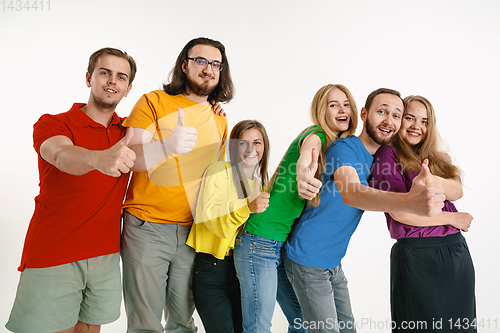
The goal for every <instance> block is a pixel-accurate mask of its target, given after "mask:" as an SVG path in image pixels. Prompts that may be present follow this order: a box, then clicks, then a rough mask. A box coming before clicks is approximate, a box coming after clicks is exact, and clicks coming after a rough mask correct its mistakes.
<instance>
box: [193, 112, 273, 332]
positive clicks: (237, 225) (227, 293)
mask: <svg viewBox="0 0 500 333" xmlns="http://www.w3.org/2000/svg"><path fill="white" fill-rule="evenodd" d="M229 158H230V162H224V161H220V162H216V163H214V164H212V165H211V166H210V167H208V169H207V170H206V171H205V175H204V177H203V181H202V184H201V188H200V193H199V196H198V203H197V206H196V215H195V219H194V224H193V226H192V228H191V232H190V234H189V237H188V240H187V242H186V243H187V245H189V246H191V247H193V248H194V249H195V251H196V259H195V267H194V270H195V273H194V275H193V296H194V302H195V305H196V308H197V311H198V314H199V315H200V318H201V320H202V322H203V326H204V327H205V331H206V332H207V333H212V332H216V333H233V332H234V333H237V332H242V331H243V329H242V315H241V299H240V285H239V282H238V278H237V277H236V271H235V269H234V262H233V256H232V250H233V248H234V242H235V239H236V236H237V235H238V233H239V232H240V230H241V229H242V226H243V225H244V224H245V222H246V220H247V219H248V217H249V216H250V214H252V213H261V212H263V211H265V210H266V208H267V207H268V205H269V193H266V192H264V191H265V189H267V185H268V175H267V165H268V162H269V139H268V136H267V133H266V130H265V128H264V126H263V125H262V124H261V123H260V122H258V121H255V120H243V121H240V122H239V123H238V124H236V125H235V126H234V127H233V130H232V131H231V134H230V137H229Z"/></svg>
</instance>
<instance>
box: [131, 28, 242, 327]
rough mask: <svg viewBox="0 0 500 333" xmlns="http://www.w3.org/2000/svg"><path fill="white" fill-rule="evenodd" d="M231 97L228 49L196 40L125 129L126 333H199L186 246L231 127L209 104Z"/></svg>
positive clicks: (190, 256)
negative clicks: (129, 160)
mask: <svg viewBox="0 0 500 333" xmlns="http://www.w3.org/2000/svg"><path fill="white" fill-rule="evenodd" d="M232 97H233V83H232V80H231V75H230V71H229V64H228V61H227V58H226V53H225V48H224V46H223V45H222V44H221V43H220V42H218V41H215V40H212V39H208V38H196V39H193V40H191V41H190V42H189V43H187V45H186V46H185V47H184V49H183V50H182V51H181V53H180V55H179V56H178V58H177V61H176V64H175V67H174V69H173V70H172V74H171V80H170V83H169V84H166V85H164V86H163V90H156V91H152V92H150V93H148V94H145V95H143V96H142V97H141V98H140V99H139V101H138V102H137V104H136V105H135V106H134V108H133V109H132V112H131V113H130V116H129V117H128V118H127V120H126V121H125V122H124V126H127V127H132V128H133V129H134V137H133V138H132V140H131V142H130V145H131V148H132V149H133V150H134V151H135V152H136V155H137V160H136V163H135V164H134V166H133V167H132V170H133V171H134V174H133V176H132V179H131V182H130V185H129V189H128V192H127V197H126V200H125V203H124V205H123V208H124V210H125V213H124V225H123V235H122V261H123V291H124V299H125V306H126V309H127V320H128V330H127V332H144V331H148V332H164V330H165V331H167V332H196V327H195V325H194V321H193V318H192V314H193V312H194V301H193V296H192V292H191V279H192V274H193V267H194V258H195V252H194V250H193V249H192V248H191V247H189V246H187V245H186V239H187V236H188V234H189V231H190V229H191V224H192V222H193V214H192V212H194V210H195V207H196V199H197V193H198V190H199V187H200V183H201V179H202V176H203V172H204V171H205V169H206V168H207V167H208V166H209V165H211V164H212V163H214V162H215V161H217V160H223V159H224V150H225V148H224V141H225V139H226V137H227V120H226V118H225V117H223V116H220V115H217V114H214V112H213V110H212V106H211V104H210V103H209V101H210V102H229V101H230V100H231V99H232ZM186 126H188V127H186ZM171 134H176V135H173V136H172V135H171ZM171 154H174V155H171ZM163 311H165V320H166V322H167V324H166V327H165V328H164V327H163V325H162V323H161V319H162V313H163Z"/></svg>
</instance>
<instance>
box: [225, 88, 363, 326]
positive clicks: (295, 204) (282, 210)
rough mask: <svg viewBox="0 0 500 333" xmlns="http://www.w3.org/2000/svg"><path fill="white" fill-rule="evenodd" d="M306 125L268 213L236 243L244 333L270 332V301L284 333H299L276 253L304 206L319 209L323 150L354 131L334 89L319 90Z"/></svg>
mask: <svg viewBox="0 0 500 333" xmlns="http://www.w3.org/2000/svg"><path fill="white" fill-rule="evenodd" d="M311 120H312V122H313V126H310V127H308V128H306V129H305V130H304V131H302V133H300V134H299V136H298V137H297V138H296V139H295V140H294V141H293V142H292V144H291V145H290V147H289V148H288V150H287V152H286V153H285V155H284V156H283V158H282V160H281V163H280V165H279V166H278V168H277V169H276V171H275V173H274V176H273V177H272V179H271V184H272V185H271V191H270V194H271V197H270V199H269V207H268V208H267V209H266V210H265V211H264V212H262V213H259V214H252V215H251V216H250V218H249V219H248V221H247V224H246V226H245V229H244V231H243V232H242V233H241V234H240V235H238V237H237V238H236V243H235V248H234V261H235V267H236V272H237V275H238V279H239V281H240V288H241V302H242V312H243V329H244V332H245V333H250V332H251V333H254V332H259V333H260V332H271V320H272V315H273V312H274V304H275V302H276V300H278V303H279V304H280V307H281V309H282V310H283V313H284V314H285V316H286V317H287V319H288V323H289V328H288V332H289V333H291V332H305V329H304V328H303V325H302V312H301V310H300V305H299V303H298V301H297V298H296V297H295V293H294V292H293V289H292V286H291V285H290V282H289V281H288V278H287V277H286V273H285V271H284V268H283V262H282V257H281V252H282V250H283V244H284V242H285V241H286V238H287V236H288V234H289V233H290V230H291V228H292V224H293V222H294V220H295V219H296V218H297V217H299V216H300V214H301V212H302V210H303V209H304V207H305V205H306V203H307V201H308V200H310V201H311V204H313V205H315V206H317V205H318V204H319V195H317V194H318V193H319V188H320V187H321V181H320V179H321V178H320V176H321V173H322V172H323V170H324V168H325V165H324V163H325V162H324V159H325V152H326V149H327V148H328V146H329V145H330V144H331V143H332V142H333V141H334V140H336V139H339V138H343V137H348V136H351V135H353V134H354V132H355V130H356V126H357V109H356V103H355V101H354V98H353V96H352V94H351V93H350V91H349V90H348V89H347V88H346V87H344V86H343V85H340V84H336V85H333V84H328V85H326V86H324V87H322V88H321V89H319V90H318V92H317V93H316V95H315V96H314V98H313V101H312V103H311ZM301 197H302V198H307V199H308V200H306V199H302V198H301Z"/></svg>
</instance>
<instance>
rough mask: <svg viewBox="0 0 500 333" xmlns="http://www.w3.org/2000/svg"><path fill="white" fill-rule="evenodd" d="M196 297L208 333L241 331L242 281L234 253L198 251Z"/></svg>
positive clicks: (195, 269)
mask: <svg viewBox="0 0 500 333" xmlns="http://www.w3.org/2000/svg"><path fill="white" fill-rule="evenodd" d="M193 297H194V304H195V305H196V310H197V311H198V314H199V315H200V318H201V321H202V322H203V327H205V332H206V333H241V332H242V331H243V325H242V323H243V319H242V314H241V293H240V283H239V281H238V278H237V277H236V270H235V268H234V261H233V257H232V256H226V258H225V259H224V260H221V259H217V258H215V257H214V256H212V255H211V254H206V253H196V259H195V262H194V276H193Z"/></svg>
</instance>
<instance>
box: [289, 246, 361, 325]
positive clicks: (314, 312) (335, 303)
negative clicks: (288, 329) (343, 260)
mask: <svg viewBox="0 0 500 333" xmlns="http://www.w3.org/2000/svg"><path fill="white" fill-rule="evenodd" d="M283 257H284V262H285V270H286V274H287V275H288V278H289V279H290V282H291V283H292V286H293V289H294V290H295V293H296V295H297V298H298V299H299V302H300V305H301V307H302V311H303V313H304V325H303V327H305V328H307V331H308V332H309V333H313V332H314V333H326V332H328V333H339V332H342V333H348V332H349V333H353V332H356V325H355V321H354V316H353V314H352V309H351V299H350V297H349V290H348V289H347V279H346V278H345V275H344V271H343V270H342V265H338V266H337V267H335V268H331V269H323V268H316V267H309V266H303V265H300V264H297V263H296V262H294V261H292V260H290V258H288V257H287V256H286V253H284V254H283Z"/></svg>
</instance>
